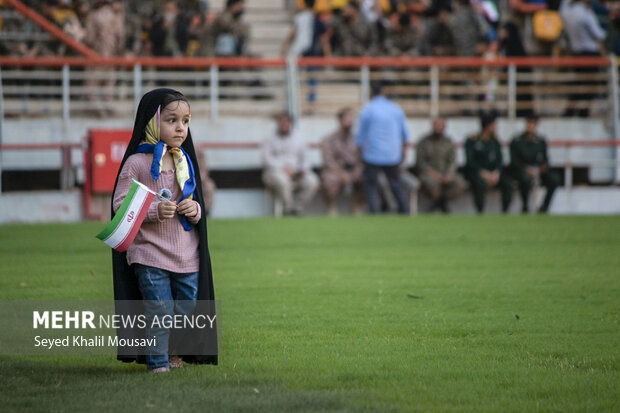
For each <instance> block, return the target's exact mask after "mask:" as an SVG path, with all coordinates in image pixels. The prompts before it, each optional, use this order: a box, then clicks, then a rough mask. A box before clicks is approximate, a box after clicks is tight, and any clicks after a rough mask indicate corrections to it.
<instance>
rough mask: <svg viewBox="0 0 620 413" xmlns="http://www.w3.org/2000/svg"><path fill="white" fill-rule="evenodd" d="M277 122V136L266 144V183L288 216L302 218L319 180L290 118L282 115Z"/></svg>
mask: <svg viewBox="0 0 620 413" xmlns="http://www.w3.org/2000/svg"><path fill="white" fill-rule="evenodd" d="M276 122H277V128H276V131H275V133H274V134H273V135H271V136H269V137H268V138H267V139H265V141H264V143H263V149H262V158H263V166H264V170H263V182H265V185H266V186H267V187H269V188H271V190H272V191H273V192H274V193H275V196H276V197H277V198H278V199H279V200H280V201H282V203H283V204H284V214H285V215H299V214H301V213H302V212H303V209H304V208H305V207H306V205H307V204H308V203H309V202H310V201H311V200H312V197H313V196H314V194H315V193H316V191H317V189H318V187H319V178H317V176H316V175H315V174H314V172H312V169H310V163H309V162H308V153H307V152H308V147H307V145H306V144H305V143H304V142H303V140H302V139H301V137H300V136H299V135H298V134H297V133H296V132H295V131H294V130H293V120H292V118H291V115H290V114H288V113H286V112H283V113H280V114H278V115H277V116H276ZM295 190H298V191H299V194H298V197H295V193H294V192H295Z"/></svg>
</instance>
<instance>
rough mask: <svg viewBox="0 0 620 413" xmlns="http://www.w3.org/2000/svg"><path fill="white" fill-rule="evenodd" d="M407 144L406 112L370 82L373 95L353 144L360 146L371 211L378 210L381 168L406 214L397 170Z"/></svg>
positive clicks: (406, 206)
mask: <svg viewBox="0 0 620 413" xmlns="http://www.w3.org/2000/svg"><path fill="white" fill-rule="evenodd" d="M408 143H409V134H408V133H407V125H406V117H405V113H404V112H403V110H402V109H401V108H400V106H398V105H397V104H396V103H394V102H391V101H389V100H388V99H387V98H386V97H385V95H384V94H383V91H382V89H381V86H380V85H373V98H372V100H371V101H370V102H369V103H368V104H367V105H366V106H364V108H362V111H361V112H360V115H359V119H358V125H357V134H356V136H355V144H356V145H357V146H358V147H359V148H360V150H361V152H362V160H363V161H364V190H365V191H366V198H367V201H368V208H369V209H370V213H371V214H376V213H379V212H381V199H380V196H379V183H378V174H379V172H380V171H383V173H384V174H385V176H386V177H387V179H388V183H389V184H390V189H391V190H392V193H394V197H395V198H396V202H397V203H398V212H399V213H401V214H408V213H409V203H408V202H407V197H406V196H405V191H404V190H403V187H402V183H401V180H400V171H399V164H400V163H401V162H402V161H403V159H404V156H405V150H406V148H407V146H408Z"/></svg>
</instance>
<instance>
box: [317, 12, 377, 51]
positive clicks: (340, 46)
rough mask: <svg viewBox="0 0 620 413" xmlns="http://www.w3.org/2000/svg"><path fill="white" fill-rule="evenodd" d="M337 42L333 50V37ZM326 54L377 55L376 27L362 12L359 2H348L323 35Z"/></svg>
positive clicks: (322, 41)
mask: <svg viewBox="0 0 620 413" xmlns="http://www.w3.org/2000/svg"><path fill="white" fill-rule="evenodd" d="M332 37H335V39H336V43H335V45H334V46H335V47H334V49H333V50H332V43H331V38H332ZM321 44H322V46H323V54H324V55H325V56H375V55H376V54H377V48H378V38H377V30H376V27H375V26H373V25H372V24H370V23H369V22H368V21H367V20H366V18H365V17H364V16H363V15H362V14H361V13H360V7H359V5H358V3H356V2H351V3H347V4H346V5H345V6H344V7H343V8H342V13H341V17H340V18H333V19H332V20H331V21H330V23H329V26H328V29H327V31H326V32H325V33H324V34H323V36H322V37H321Z"/></svg>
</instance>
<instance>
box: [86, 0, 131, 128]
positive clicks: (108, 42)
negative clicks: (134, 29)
mask: <svg viewBox="0 0 620 413" xmlns="http://www.w3.org/2000/svg"><path fill="white" fill-rule="evenodd" d="M112 3H119V1H118V0H114V1H110V0H101V1H99V2H98V7H97V8H96V9H95V10H92V11H91V12H90V13H89V14H88V17H87V18H86V39H85V43H86V46H88V47H90V48H92V49H93V50H94V51H96V52H97V53H98V54H99V56H101V57H117V56H123V55H124V53H125V28H124V25H123V22H124V18H125V17H124V14H123V12H122V10H121V11H120V12H119V11H116V8H115V7H113V5H112ZM115 6H116V5H115ZM115 84H116V68H114V67H112V66H109V67H94V68H88V70H87V71H86V86H87V87H88V88H89V92H88V99H89V100H90V101H91V102H93V103H94V108H93V109H95V110H96V111H97V112H98V113H99V115H100V116H101V117H105V116H107V115H108V114H109V112H111V111H112V106H111V101H112V99H113V98H114V85H115ZM98 93H101V99H102V100H103V101H105V102H106V104H103V103H102V102H101V100H100V99H99V98H98V96H97V94H98Z"/></svg>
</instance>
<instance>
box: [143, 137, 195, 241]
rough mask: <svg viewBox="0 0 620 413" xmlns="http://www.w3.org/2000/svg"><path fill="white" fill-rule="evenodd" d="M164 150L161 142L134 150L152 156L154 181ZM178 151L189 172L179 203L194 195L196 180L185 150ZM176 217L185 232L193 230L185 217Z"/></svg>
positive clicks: (157, 176)
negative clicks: (185, 161) (181, 153)
mask: <svg viewBox="0 0 620 413" xmlns="http://www.w3.org/2000/svg"><path fill="white" fill-rule="evenodd" d="M165 149H166V147H165V143H164V142H162V141H159V142H157V144H156V145H153V144H150V143H143V144H141V145H140V146H138V149H137V150H136V153H152V154H153V163H152V164H151V176H152V177H153V179H154V180H156V181H157V180H158V179H159V175H160V170H159V166H160V162H161V158H162V157H163V155H164V150H165ZM179 149H180V150H181V152H183V156H184V157H185V159H186V160H187V169H188V171H189V179H188V180H187V181H185V184H184V185H183V188H182V191H181V198H180V199H179V202H181V201H183V200H184V199H187V198H189V197H190V196H191V195H192V194H193V193H194V190H195V189H196V178H195V177H194V165H192V161H191V159H190V158H189V156H187V152H185V150H184V149H183V148H181V147H179ZM177 215H178V217H179V221H181V225H183V228H184V229H185V230H186V231H191V230H192V228H194V226H193V225H192V224H190V223H189V221H188V220H187V218H186V217H185V215H181V214H177Z"/></svg>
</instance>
